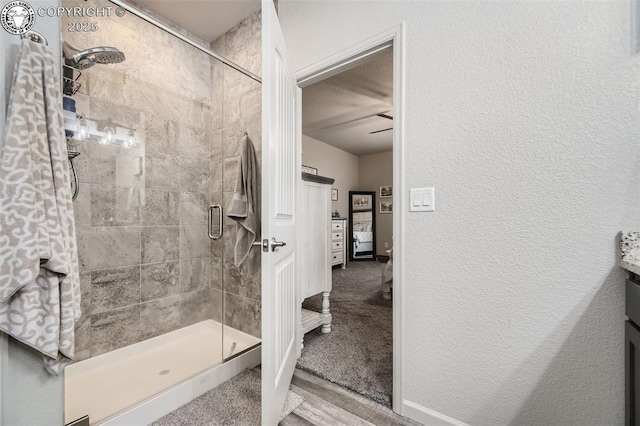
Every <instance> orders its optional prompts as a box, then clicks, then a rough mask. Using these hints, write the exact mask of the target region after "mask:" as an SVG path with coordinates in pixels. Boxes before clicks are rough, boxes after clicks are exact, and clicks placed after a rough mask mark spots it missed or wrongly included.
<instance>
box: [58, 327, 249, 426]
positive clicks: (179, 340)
mask: <svg viewBox="0 0 640 426" xmlns="http://www.w3.org/2000/svg"><path fill="white" fill-rule="evenodd" d="M222 332H223V326H222V324H220V323H219V322H217V321H213V320H207V321H203V322H200V323H197V324H193V325H190V326H188V327H185V328H182V329H179V330H176V331H172V332H170V333H167V334H163V335H161V336H158V337H154V338H152V339H149V340H145V341H144V342H140V343H136V344H134V345H131V346H127V347H125V348H121V349H117V350H115V351H112V352H108V353H106V354H102V355H99V356H96V357H94V358H90V359H87V360H84V361H79V362H77V363H74V364H71V365H70V366H68V367H67V368H66V369H65V423H68V422H70V421H73V420H75V419H77V418H80V417H82V416H84V415H87V414H88V415H89V416H90V419H91V424H92V425H95V424H100V425H106V426H119V425H132V424H149V423H151V422H153V421H155V420H157V419H159V418H160V417H162V416H164V415H166V414H168V413H170V412H171V411H173V410H175V409H176V408H178V407H180V406H182V405H184V404H186V403H187V402H189V401H191V400H193V399H195V398H196V397H198V396H200V395H202V394H203V393H205V392H207V391H209V390H211V389H213V388H214V387H216V386H218V385H219V384H220V383H223V382H225V381H227V380H229V379H230V378H232V377H234V376H235V375H237V374H238V373H240V372H242V371H243V370H245V369H247V368H253V367H255V366H257V365H258V364H260V347H259V346H257V347H256V345H258V344H259V343H260V339H258V338H256V337H253V336H250V335H248V334H246V333H243V332H241V331H239V330H236V329H234V328H231V327H227V326H224V347H222V340H223V339H222ZM250 348H251V349H250ZM243 351H246V352H244V353H242V352H243ZM240 353H241V354H240ZM235 354H240V355H237V356H236V357H234V358H233V359H231V360H229V361H227V362H225V363H222V359H223V355H224V357H226V358H229V357H230V356H233V355H235Z"/></svg>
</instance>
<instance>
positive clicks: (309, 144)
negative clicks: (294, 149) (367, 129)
mask: <svg viewBox="0 0 640 426" xmlns="http://www.w3.org/2000/svg"><path fill="white" fill-rule="evenodd" d="M302 164H304V165H305V166H310V167H315V168H316V169H318V174H319V175H321V176H326V177H330V178H333V179H335V182H334V183H333V185H332V186H331V187H332V188H335V189H337V190H338V201H333V202H332V203H331V204H332V205H331V211H332V212H333V211H335V210H338V212H339V213H340V216H341V217H348V216H349V191H355V190H357V189H360V188H359V187H358V170H359V163H358V157H357V156H355V155H353V154H350V153H348V152H346V151H343V150H341V149H338V148H336V147H334V146H331V145H329V144H326V143H324V142H322V141H319V140H317V139H314V138H311V137H309V136H306V135H302Z"/></svg>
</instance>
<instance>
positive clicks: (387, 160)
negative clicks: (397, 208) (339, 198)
mask: <svg viewBox="0 0 640 426" xmlns="http://www.w3.org/2000/svg"><path fill="white" fill-rule="evenodd" d="M358 160H359V165H360V169H359V173H358V182H359V185H358V190H361V191H375V193H376V205H375V214H376V254H386V253H385V250H389V249H390V248H391V247H392V246H393V213H391V214H389V213H384V214H383V213H380V202H381V201H391V198H380V187H381V186H383V185H392V184H393V152H392V151H388V152H380V153H377V154H369V155H361V156H360V157H358ZM385 243H387V247H385V245H384V244H385Z"/></svg>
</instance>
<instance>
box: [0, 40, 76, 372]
mask: <svg viewBox="0 0 640 426" xmlns="http://www.w3.org/2000/svg"><path fill="white" fill-rule="evenodd" d="M58 72H59V71H58V69H57V67H56V66H55V62H54V60H53V55H52V53H51V50H50V49H49V48H48V47H47V46H45V45H43V44H40V43H36V42H33V41H30V40H28V39H25V40H23V41H22V50H21V54H20V60H19V63H18V66H17V68H16V75H15V79H14V84H13V88H12V92H11V98H10V107H9V112H8V115H7V126H6V129H5V130H6V133H5V135H4V137H5V146H4V149H3V152H2V159H1V161H0V331H3V332H5V333H7V334H9V335H11V336H13V337H14V338H16V339H18V340H20V341H21V342H23V343H25V344H27V345H29V346H32V347H33V348H35V349H36V350H38V351H39V352H41V353H42V354H43V355H44V359H45V368H46V369H47V371H49V372H50V373H51V374H59V373H60V372H61V371H62V370H63V368H64V366H65V365H66V364H68V363H69V362H71V360H72V359H73V352H74V327H75V322H76V321H77V320H78V319H79V318H80V279H79V275H78V255H77V249H76V235H75V222H74V217H73V205H72V201H71V179H70V177H69V168H68V159H67V146H66V140H65V137H64V124H63V120H62V95H61V93H60V81H59V76H58Z"/></svg>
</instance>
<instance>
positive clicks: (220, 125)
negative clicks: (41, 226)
mask: <svg viewBox="0 0 640 426" xmlns="http://www.w3.org/2000/svg"><path fill="white" fill-rule="evenodd" d="M62 5H63V6H65V7H74V6H83V7H86V6H98V7H102V6H112V5H111V4H110V3H109V2H108V1H106V0H87V1H85V0H63V1H62ZM70 19H72V18H68V17H64V18H63V28H66V27H67V25H66V21H67V20H70ZM99 25H100V29H99V31H96V32H93V33H72V32H69V33H67V32H65V34H64V39H65V40H66V41H67V42H69V43H70V44H72V45H74V46H79V47H81V48H89V47H93V46H116V47H118V48H119V49H121V50H122V51H123V52H124V53H125V55H126V61H125V62H123V63H121V64H117V65H106V66H105V65H97V66H95V67H92V68H91V69H88V70H86V71H83V73H82V76H81V83H82V88H81V89H80V91H79V92H78V93H77V94H76V95H74V99H75V100H76V102H77V104H76V105H77V108H78V113H79V114H81V115H83V116H85V117H87V118H89V119H91V120H93V121H95V122H96V123H101V124H100V125H105V124H107V123H111V124H117V125H119V126H125V127H127V128H130V129H134V130H135V137H136V140H137V146H135V147H124V146H122V144H102V143H101V141H100V140H98V139H97V138H96V139H88V140H86V141H83V142H77V143H76V145H77V149H78V150H79V151H80V153H81V155H80V156H79V157H78V158H77V160H76V165H77V169H78V175H79V180H80V183H81V184H80V195H79V197H78V199H77V201H76V202H75V203H74V208H75V215H76V220H77V226H78V229H77V239H78V251H79V260H80V268H81V285H82V295H83V301H82V310H83V314H82V318H81V319H80V321H79V322H78V324H77V327H76V347H77V354H76V355H77V359H79V360H81V359H86V358H90V357H93V356H97V355H100V354H103V353H105V352H109V351H112V350H115V349H118V348H121V347H124V346H127V345H131V344H134V343H137V342H140V341H142V340H145V339H149V338H152V337H154V336H157V335H160V334H163V333H166V332H169V331H172V330H175V329H177V328H181V327H184V326H187V325H190V324H193V323H195V322H198V321H203V320H206V319H214V320H216V321H222V320H225V321H229V323H230V324H232V326H233V327H235V328H238V329H240V330H242V331H245V332H247V333H250V334H253V335H256V336H259V335H260V273H259V272H258V273H257V274H253V276H250V274H248V273H247V272H246V271H245V270H243V268H240V269H238V268H235V267H234V266H233V258H232V257H229V255H228V253H229V247H228V245H229V244H233V241H234V239H235V231H234V229H235V225H234V224H233V222H232V221H230V220H229V219H228V218H226V217H225V218H224V220H225V229H228V232H227V234H226V235H225V236H224V239H223V240H220V241H211V240H209V238H208V237H207V228H206V225H207V208H208V206H209V205H210V204H211V203H219V204H222V205H223V207H225V210H226V206H227V205H228V204H227V203H228V200H229V194H230V193H231V192H230V191H232V190H233V188H234V184H235V179H236V166H237V161H238V154H239V152H238V141H239V139H240V137H241V136H242V134H243V132H245V131H247V132H248V133H249V134H250V136H251V138H252V139H253V141H254V143H255V144H256V148H257V150H258V152H259V153H260V148H261V86H260V84H259V83H257V82H255V81H253V80H251V79H249V78H248V77H246V76H244V75H242V74H240V73H238V72H237V71H235V70H233V69H231V68H229V67H227V66H225V65H223V64H221V63H220V62H217V61H215V60H213V59H212V58H210V57H209V56H207V55H205V54H203V53H202V52H200V51H199V50H197V49H195V48H193V47H191V46H189V45H187V44H185V43H184V42H182V41H180V40H178V39H177V38H175V37H173V36H170V35H168V34H166V33H165V32H163V31H162V30H159V29H157V28H155V27H154V26H152V25H150V24H148V23H147V22H145V21H143V20H141V19H139V18H137V17H135V16H133V15H131V14H126V15H125V16H124V17H116V16H113V17H105V18H104V19H102V20H101V21H100V22H99ZM140 40H144V43H140ZM225 40H226V41H227V43H226V44H225ZM199 42H202V41H199ZM202 43H204V42H202ZM217 43H220V45H221V46H222V47H224V48H225V49H228V50H229V54H230V55H232V56H233V58H234V59H235V60H238V61H239V62H244V63H243V64H241V65H243V66H245V67H247V68H248V69H250V70H252V71H253V72H256V73H257V74H260V67H261V58H260V49H261V47H260V46H261V41H260V15H259V13H258V14H254V15H253V16H252V17H250V18H248V19H247V20H246V21H243V22H242V23H240V24H239V25H238V26H237V27H235V28H233V29H232V30H230V31H229V33H227V34H226V35H224V36H222V37H221V40H220V41H217ZM149 46H153V48H150V47H149ZM243 50H246V52H244V53H243ZM159 52H160V53H159ZM259 155H260V154H259ZM225 191H226V192H225ZM229 242H230V243H229ZM225 278H226V279H228V280H229V284H228V286H229V288H228V291H225V290H224V287H225V285H224V284H223V279H225ZM227 308H228V309H227Z"/></svg>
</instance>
